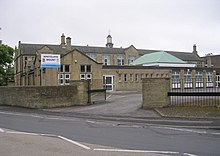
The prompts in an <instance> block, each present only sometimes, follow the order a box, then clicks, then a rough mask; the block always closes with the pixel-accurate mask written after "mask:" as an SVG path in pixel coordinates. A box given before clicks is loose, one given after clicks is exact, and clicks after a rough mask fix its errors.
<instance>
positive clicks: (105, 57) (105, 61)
mask: <svg viewBox="0 0 220 156" xmlns="http://www.w3.org/2000/svg"><path fill="white" fill-rule="evenodd" d="M102 63H103V65H110V55H103V56H102Z"/></svg>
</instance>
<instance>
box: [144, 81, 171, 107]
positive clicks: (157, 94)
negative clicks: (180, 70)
mask: <svg viewBox="0 0 220 156" xmlns="http://www.w3.org/2000/svg"><path fill="white" fill-rule="evenodd" d="M168 91H170V78H144V79H143V81H142V98H143V101H142V107H143V108H158V107H165V106H168V105H170V97H169V96H168V94H167V93H168Z"/></svg>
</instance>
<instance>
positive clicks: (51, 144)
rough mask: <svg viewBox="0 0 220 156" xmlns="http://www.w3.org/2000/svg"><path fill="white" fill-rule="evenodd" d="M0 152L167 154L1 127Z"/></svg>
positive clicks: (26, 155) (12, 155)
mask: <svg viewBox="0 0 220 156" xmlns="http://www.w3.org/2000/svg"><path fill="white" fill-rule="evenodd" d="M0 130H1V131H0V138H1V141H0V152H1V155H4V156H20V155H22V156H39V155H47V156H61V155H62V156H70V155H77V156H85V155H89V156H112V155H114V156H167V155H168V154H164V153H167V152H163V151H141V150H126V149H115V148H112V147H108V146H101V145H96V144H88V143H81V142H75V141H73V140H69V139H67V138H65V137H62V136H55V135H54V136H50V135H42V134H37V133H25V132H17V131H12V130H6V129H4V130H3V129H0Z"/></svg>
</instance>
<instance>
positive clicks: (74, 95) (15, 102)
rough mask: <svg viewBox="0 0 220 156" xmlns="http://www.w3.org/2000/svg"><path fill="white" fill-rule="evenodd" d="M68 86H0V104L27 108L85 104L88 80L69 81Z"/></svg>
mask: <svg viewBox="0 0 220 156" xmlns="http://www.w3.org/2000/svg"><path fill="white" fill-rule="evenodd" d="M71 84H72V85H70V86H24V87H0V93H1V94H0V105H10V106H21V107H28V108H53V107H65V106H74V105H87V104H88V103H89V102H90V99H89V96H88V89H89V85H88V81H75V82H71Z"/></svg>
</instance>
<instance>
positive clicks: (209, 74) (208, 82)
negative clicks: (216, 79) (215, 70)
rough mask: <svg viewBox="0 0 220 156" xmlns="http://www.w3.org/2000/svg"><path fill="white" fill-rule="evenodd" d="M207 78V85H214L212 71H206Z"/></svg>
mask: <svg viewBox="0 0 220 156" xmlns="http://www.w3.org/2000/svg"><path fill="white" fill-rule="evenodd" d="M206 79H207V82H206V86H207V87H213V82H212V73H211V72H207V73H206Z"/></svg>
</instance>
